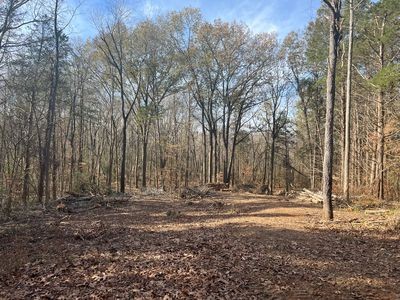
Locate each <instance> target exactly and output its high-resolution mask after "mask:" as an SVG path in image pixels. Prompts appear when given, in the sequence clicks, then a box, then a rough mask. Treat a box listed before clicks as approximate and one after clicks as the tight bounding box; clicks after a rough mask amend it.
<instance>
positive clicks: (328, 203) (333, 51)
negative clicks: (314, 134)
mask: <svg viewBox="0 0 400 300" xmlns="http://www.w3.org/2000/svg"><path fill="white" fill-rule="evenodd" d="M324 2H325V3H326V4H327V5H328V7H329V9H330V11H331V15H330V30H329V57H328V74H327V78H326V120H325V145H324V162H323V171H322V196H323V210H324V217H325V219H328V220H332V219H333V206H332V172H333V125H334V113H335V112H334V108H335V84H336V83H335V77H336V62H337V49H338V44H339V38H340V35H339V21H340V8H341V0H331V1H328V0H324Z"/></svg>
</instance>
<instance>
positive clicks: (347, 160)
mask: <svg viewBox="0 0 400 300" xmlns="http://www.w3.org/2000/svg"><path fill="white" fill-rule="evenodd" d="M349 5H350V15H349V49H348V58H347V78H346V118H345V139H344V168H343V196H344V197H345V199H346V200H347V201H348V200H349V198H350V193H349V181H350V180H349V174H350V118H351V111H350V110H351V66H352V58H353V0H349Z"/></svg>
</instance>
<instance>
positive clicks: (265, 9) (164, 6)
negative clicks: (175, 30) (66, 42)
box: [66, 0, 320, 39]
mask: <svg viewBox="0 0 400 300" xmlns="http://www.w3.org/2000/svg"><path fill="white" fill-rule="evenodd" d="M66 1H67V5H68V6H70V7H78V9H77V12H76V14H75V17H74V19H73V21H72V24H71V26H70V34H71V35H72V36H74V37H81V38H83V39H86V38H88V37H93V36H94V34H95V32H96V30H95V26H94V25H93V24H94V23H93V20H95V19H96V18H98V16H99V15H104V14H106V12H107V7H109V6H110V5H111V3H112V1H105V0H66ZM123 3H124V4H125V5H126V6H127V7H129V9H130V10H131V13H132V17H133V19H135V20H140V19H144V18H146V17H154V16H156V15H158V14H163V13H166V12H168V11H172V10H181V9H183V8H184V7H196V8H200V10H201V12H202V14H203V16H204V18H205V19H206V20H208V21H213V20H215V19H222V20H224V21H234V20H236V21H238V22H243V23H245V24H247V26H249V28H250V29H251V30H252V31H253V32H255V33H259V32H272V31H275V32H277V34H278V36H279V37H280V38H283V37H284V36H285V35H286V34H287V33H288V32H290V31H292V30H301V29H303V28H304V26H306V24H307V23H308V22H309V21H310V20H311V19H312V18H313V17H314V16H315V13H316V10H317V9H318V7H319V6H320V0H186V1H185V0H124V1H123Z"/></svg>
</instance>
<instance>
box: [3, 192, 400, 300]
mask: <svg viewBox="0 0 400 300" xmlns="http://www.w3.org/2000/svg"><path fill="white" fill-rule="evenodd" d="M219 197H220V199H218V200H215V199H210V200H206V199H202V200H201V201H200V202H197V203H194V204H193V205H187V204H186V203H185V202H184V201H176V200H171V199H168V198H167V197H166V196H165V195H160V196H158V197H155V196H145V197H143V198H141V199H136V200H135V201H125V202H124V203H125V204H124V205H121V204H120V203H119V202H118V200H117V199H114V200H113V202H109V203H118V209H115V208H114V206H113V204H110V205H108V206H101V207H99V208H96V209H93V210H86V211H81V212H80V213H75V214H72V215H68V217H65V216H63V215H60V214H59V212H55V214H54V215H51V214H49V215H48V216H47V217H46V218H43V219H38V220H35V219H33V220H31V221H30V223H28V226H23V227H18V228H19V229H18V230H14V231H13V232H12V234H5V235H4V236H1V237H0V245H1V248H0V252H1V258H0V263H1V262H2V261H3V260H4V259H12V258H13V256H15V255H14V253H15V254H16V256H17V257H19V260H20V261H21V262H23V263H22V264H21V263H19V264H18V265H16V266H15V267H14V268H12V269H10V270H7V272H0V274H1V276H0V298H6V299H11V298H51V299H75V298H82V299H109V298H113V299H115V298H119V299H132V298H134V299H165V300H167V299H268V298H279V297H280V298H301V297H303V298H323V299H327V298H338V297H339V298H346V299H349V298H350V299H351V298H357V297H359V298H368V297H372V298H374V297H377V296H379V295H381V293H382V292H385V295H388V298H395V295H398V294H399V293H400V285H399V284H398V283H399V278H400V269H399V268H398V266H399V265H400V264H399V262H400V256H399V255H398V253H399V252H400V251H399V250H400V249H399V235H398V234H396V233H394V232H387V233H385V235H382V234H381V233H379V234H380V236H379V237H378V236H377V235H373V234H372V232H371V231H370V230H368V231H365V230H364V229H363V228H357V229H354V226H356V224H357V222H361V221H362V220H364V219H365V215H363V214H358V215H357V216H356V217H354V215H353V214H351V215H349V216H348V217H347V215H346V218H347V219H346V218H343V220H344V221H340V222H336V223H333V224H325V223H318V222H315V224H314V226H308V227H306V226H305V224H310V223H311V222H312V221H313V220H315V219H317V218H318V216H319V214H320V211H319V209H318V208H313V207H310V206H307V205H304V204H299V203H296V204H294V203H288V202H286V201H285V202H281V200H280V199H278V198H267V197H265V196H254V195H253V196H251V197H252V198H246V197H247V196H246V197H245V196H242V195H241V196H236V195H232V196H230V197H225V196H224V195H222V194H221V195H219ZM104 201H107V200H106V199H104ZM220 203H222V205H221V204H220ZM232 207H234V208H235V210H237V212H238V213H237V214H232V213H230V210H232ZM168 212H179V214H176V215H175V214H174V213H168ZM345 220H347V221H345ZM176 228H179V230H176ZM15 249H22V251H23V252H22V253H19V252H18V251H17V252H13V251H14V250H15Z"/></svg>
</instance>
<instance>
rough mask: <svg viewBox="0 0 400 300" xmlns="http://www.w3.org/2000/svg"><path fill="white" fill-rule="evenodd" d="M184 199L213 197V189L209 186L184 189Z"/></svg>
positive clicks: (182, 194)
mask: <svg viewBox="0 0 400 300" xmlns="http://www.w3.org/2000/svg"><path fill="white" fill-rule="evenodd" d="M180 196H181V198H183V199H193V198H206V197H211V196H213V193H212V191H211V189H210V188H209V187H207V186H200V187H193V188H189V187H187V188H184V189H183V191H182V192H181V194H180Z"/></svg>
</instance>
